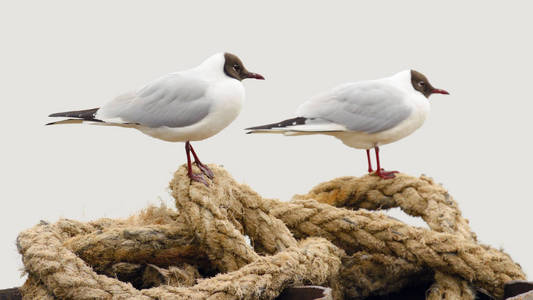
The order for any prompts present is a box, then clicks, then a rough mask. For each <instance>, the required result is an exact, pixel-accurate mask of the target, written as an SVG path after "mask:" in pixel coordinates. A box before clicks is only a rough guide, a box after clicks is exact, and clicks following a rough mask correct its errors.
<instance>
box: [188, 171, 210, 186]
mask: <svg viewBox="0 0 533 300" xmlns="http://www.w3.org/2000/svg"><path fill="white" fill-rule="evenodd" d="M189 178H190V179H191V180H192V181H196V182H200V183H203V184H205V186H207V187H209V183H207V181H206V180H205V179H204V176H202V174H195V173H192V174H189Z"/></svg>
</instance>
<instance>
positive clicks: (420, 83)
mask: <svg viewBox="0 0 533 300" xmlns="http://www.w3.org/2000/svg"><path fill="white" fill-rule="evenodd" d="M418 86H419V87H425V86H426V83H425V82H423V81H420V82H418Z"/></svg>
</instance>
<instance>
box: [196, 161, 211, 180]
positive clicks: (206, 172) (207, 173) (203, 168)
mask: <svg viewBox="0 0 533 300" xmlns="http://www.w3.org/2000/svg"><path fill="white" fill-rule="evenodd" d="M194 163H195V164H196V166H197V167H198V169H200V171H202V173H204V175H205V176H207V177H209V179H213V178H215V174H213V171H211V169H209V168H208V167H207V166H206V165H204V164H203V163H201V162H198V161H196V162H194Z"/></svg>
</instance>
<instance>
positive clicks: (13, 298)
mask: <svg viewBox="0 0 533 300" xmlns="http://www.w3.org/2000/svg"><path fill="white" fill-rule="evenodd" d="M21 299H22V294H21V293H20V290H19V289H18V288H11V289H5V290H0V300H21Z"/></svg>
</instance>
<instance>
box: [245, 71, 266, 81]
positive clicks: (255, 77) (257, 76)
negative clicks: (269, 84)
mask: <svg viewBox="0 0 533 300" xmlns="http://www.w3.org/2000/svg"><path fill="white" fill-rule="evenodd" d="M246 78H254V79H259V80H265V77H263V75H261V74H257V73H252V72H248V73H246Z"/></svg>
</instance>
